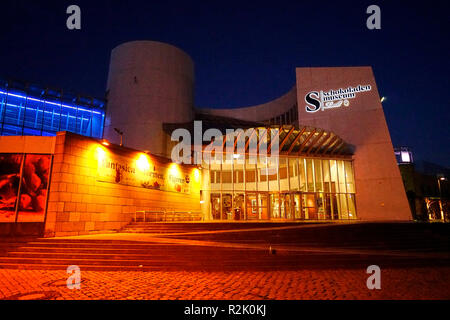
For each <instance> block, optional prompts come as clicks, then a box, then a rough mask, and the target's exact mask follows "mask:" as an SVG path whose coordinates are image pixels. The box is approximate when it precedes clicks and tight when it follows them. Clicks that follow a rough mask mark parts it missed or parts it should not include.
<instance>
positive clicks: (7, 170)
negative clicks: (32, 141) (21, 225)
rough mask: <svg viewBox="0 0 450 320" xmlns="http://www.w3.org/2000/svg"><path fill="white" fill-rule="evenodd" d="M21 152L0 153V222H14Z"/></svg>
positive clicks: (21, 158)
mask: <svg viewBox="0 0 450 320" xmlns="http://www.w3.org/2000/svg"><path fill="white" fill-rule="evenodd" d="M22 160H23V155H22V154H0V222H15V219H16V216H15V214H16V205H17V195H18V193H19V185H20V170H21V166H22Z"/></svg>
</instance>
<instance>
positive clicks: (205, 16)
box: [0, 0, 450, 166]
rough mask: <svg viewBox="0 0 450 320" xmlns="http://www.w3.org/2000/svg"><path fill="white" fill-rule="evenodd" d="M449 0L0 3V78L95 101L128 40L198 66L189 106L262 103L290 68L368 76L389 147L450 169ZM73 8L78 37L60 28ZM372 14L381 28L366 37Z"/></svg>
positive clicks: (276, 92)
mask: <svg viewBox="0 0 450 320" xmlns="http://www.w3.org/2000/svg"><path fill="white" fill-rule="evenodd" d="M447 3H448V1H420V2H415V1H414V2H412V1H392V0H391V1H373V0H371V1H345V0H344V1H321V0H317V1H270V2H265V1H244V0H242V1H235V2H234V1H153V0H148V1H134V0H128V1H106V0H95V1H94V0H92V1H91V0H90V1H77V0H71V1H64V0H62V1H61V0H60V1H39V0H34V1H21V0H2V2H1V6H0V8H1V13H2V15H1V16H2V18H1V19H0V43H1V45H0V48H1V49H0V76H1V77H14V78H19V79H23V80H28V81H32V82H37V83H40V84H43V85H51V86H55V87H60V88H63V89H66V90H71V91H75V92H80V93H84V94H89V95H95V96H99V97H102V96H103V94H104V90H105V85H106V77H107V71H108V65H109V55H110V51H111V49H112V48H113V47H115V46H116V45H118V44H120V43H122V42H126V41H130V40H157V41H162V42H168V43H171V44H173V45H175V46H178V47H180V48H181V49H183V50H184V51H186V52H187V53H188V54H189V55H190V56H191V57H192V58H193V60H194V62H195V66H196V105H197V106H202V107H233V106H245V105H254V104H259V103H263V102H266V101H269V100H271V99H273V98H276V97H278V96H280V95H282V94H283V93H285V92H287V91H288V90H289V89H290V88H291V87H292V86H293V85H294V83H295V67H309V66H312V67H317V66H360V65H371V66H372V67H373V69H374V73H375V77H376V80H377V84H378V87H379V90H380V94H381V95H384V96H387V98H388V99H387V100H386V102H384V103H383V105H384V108H385V113H386V118H387V121H388V125H389V128H390V132H391V136H392V140H393V143H394V145H398V146H400V145H406V146H411V147H412V148H413V151H414V153H415V157H416V159H417V158H418V159H423V160H428V161H433V162H437V163H439V164H442V165H445V166H448V165H449V163H450V161H449V160H450V133H449V124H450V116H449V115H450V112H449V107H450V106H449V102H450V98H449V96H450V95H449V93H450V92H449V75H450V68H449V62H448V58H449V45H448V42H449V39H450V34H449V33H450V32H449V30H450V28H449V22H448V21H449V19H448V15H449V12H450V5H449V4H447ZM70 4H78V5H79V6H80V7H81V11H82V30H81V31H69V30H68V29H67V28H66V19H67V16H68V15H66V13H65V12H66V8H67V6H68V5H70ZM371 4H377V5H379V6H380V8H381V16H382V21H381V23H382V29H381V30H374V31H372V30H368V29H367V28H366V19H367V17H368V15H367V14H366V8H367V7H368V6H369V5H371Z"/></svg>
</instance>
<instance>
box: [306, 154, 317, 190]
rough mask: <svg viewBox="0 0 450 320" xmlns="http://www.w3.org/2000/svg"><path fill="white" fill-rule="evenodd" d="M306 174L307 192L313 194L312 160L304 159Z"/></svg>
mask: <svg viewBox="0 0 450 320" xmlns="http://www.w3.org/2000/svg"><path fill="white" fill-rule="evenodd" d="M306 174H307V177H306V178H307V187H308V191H312V192H314V191H315V190H314V171H313V161H312V159H306Z"/></svg>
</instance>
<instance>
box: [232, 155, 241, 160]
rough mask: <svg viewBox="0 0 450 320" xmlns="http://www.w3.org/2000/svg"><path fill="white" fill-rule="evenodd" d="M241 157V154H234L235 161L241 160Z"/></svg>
mask: <svg viewBox="0 0 450 320" xmlns="http://www.w3.org/2000/svg"><path fill="white" fill-rule="evenodd" d="M240 156H241V155H239V154H233V158H234V159H239V158H240Z"/></svg>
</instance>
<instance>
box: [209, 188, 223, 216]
mask: <svg viewBox="0 0 450 320" xmlns="http://www.w3.org/2000/svg"><path fill="white" fill-rule="evenodd" d="M211 215H212V218H213V220H220V219H221V217H220V194H217V193H213V194H211Z"/></svg>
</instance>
